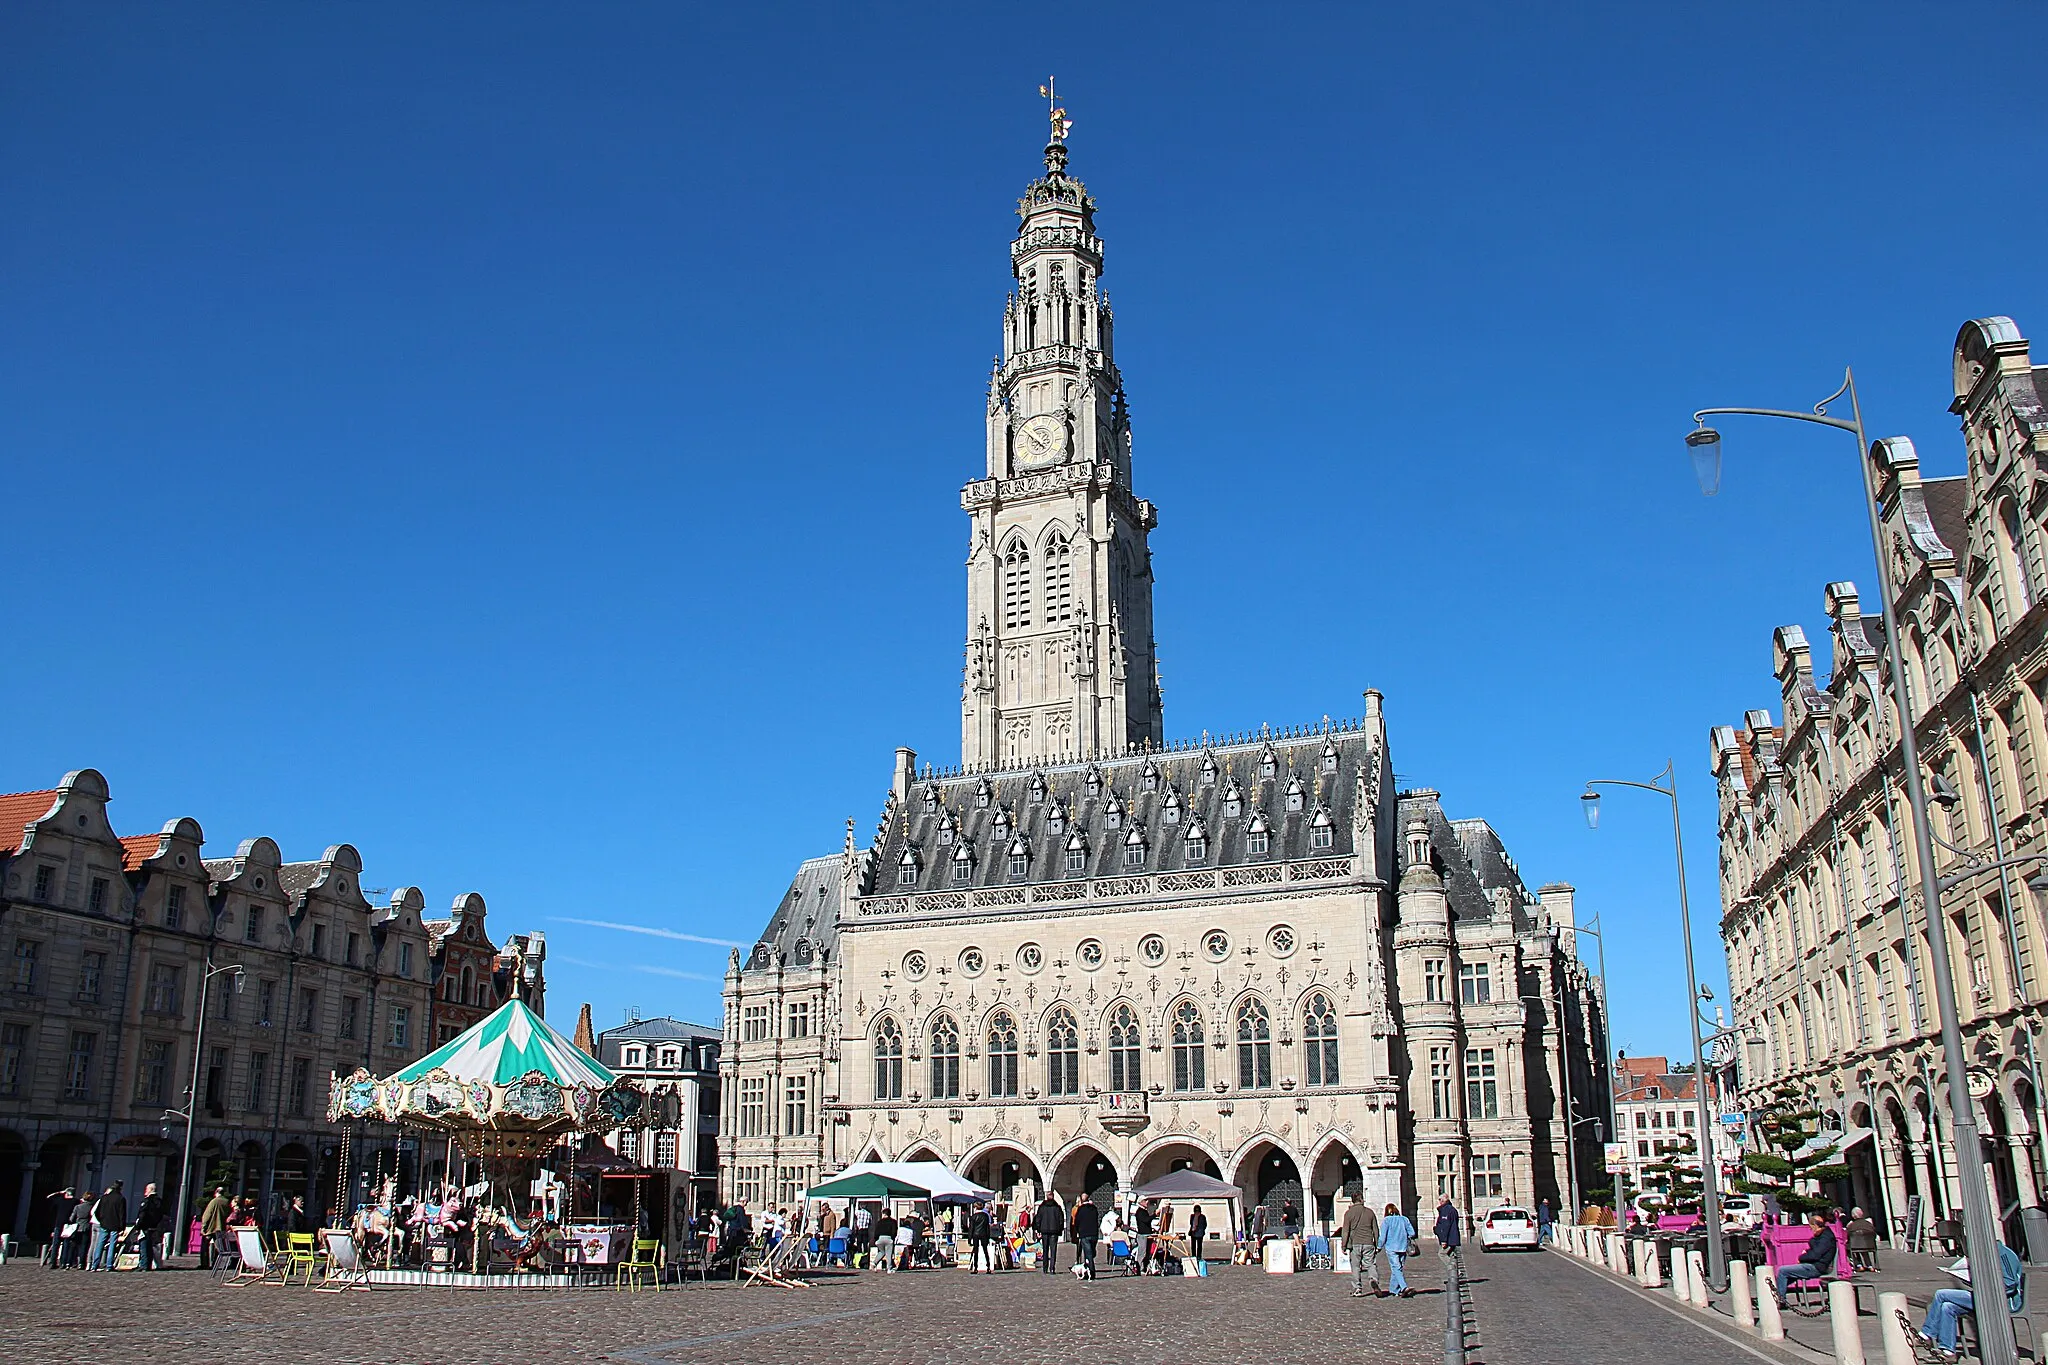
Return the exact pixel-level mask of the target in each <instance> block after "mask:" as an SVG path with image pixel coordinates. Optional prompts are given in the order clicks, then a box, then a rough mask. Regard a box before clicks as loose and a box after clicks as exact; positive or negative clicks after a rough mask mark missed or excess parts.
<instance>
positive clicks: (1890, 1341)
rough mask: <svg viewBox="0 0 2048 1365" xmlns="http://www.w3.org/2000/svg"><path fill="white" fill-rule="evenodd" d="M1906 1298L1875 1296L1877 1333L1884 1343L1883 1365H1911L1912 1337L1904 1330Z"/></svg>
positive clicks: (1888, 1295)
mask: <svg viewBox="0 0 2048 1365" xmlns="http://www.w3.org/2000/svg"><path fill="white" fill-rule="evenodd" d="M1906 1321H1907V1319H1906V1296H1905V1295H1904V1294H1900V1293H1897V1292H1892V1293H1886V1294H1879V1295H1878V1296H1877V1331H1878V1336H1879V1337H1880V1338H1882V1339H1883V1341H1884V1365H1913V1361H1914V1360H1915V1359H1916V1356H1915V1354H1914V1351H1913V1335H1912V1333H1911V1332H1909V1331H1907V1329H1906Z"/></svg>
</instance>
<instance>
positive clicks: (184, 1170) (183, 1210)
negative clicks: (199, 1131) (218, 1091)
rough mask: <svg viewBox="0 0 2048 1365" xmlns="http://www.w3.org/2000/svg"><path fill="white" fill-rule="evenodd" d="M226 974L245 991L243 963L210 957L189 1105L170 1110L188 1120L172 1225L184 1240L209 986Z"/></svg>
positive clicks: (201, 995)
mask: <svg viewBox="0 0 2048 1365" xmlns="http://www.w3.org/2000/svg"><path fill="white" fill-rule="evenodd" d="M223 974H226V975H231V976H233V977H234V978H235V994H236V995H240V994H241V993H242V964H241V963H239V962H230V963H228V964H227V965H225V966H221V967H216V966H214V965H213V958H212V957H210V956H209V957H208V958H207V959H206V963H205V966H204V968H203V969H202V970H201V971H200V973H199V1028H198V1031H197V1032H196V1033H194V1034H193V1036H192V1084H190V1085H188V1086H186V1087H185V1107H184V1108H183V1109H172V1110H168V1111H166V1112H168V1113H172V1114H176V1115H178V1117H180V1118H182V1119H184V1120H185V1154H184V1155H183V1156H182V1157H180V1158H179V1159H178V1221H177V1222H176V1223H175V1224H173V1225H172V1226H173V1227H175V1228H176V1229H177V1231H176V1232H174V1233H173V1234H172V1236H174V1237H177V1238H180V1239H182V1238H183V1237H184V1236H185V1227H186V1220H187V1218H188V1217H189V1215H190V1213H191V1209H192V1116H193V1115H194V1114H195V1113H196V1112H198V1109H199V1059H200V1058H201V1057H203V1056H205V1055H206V988H207V987H208V986H210V985H212V984H213V979H214V978H215V977H216V976H221V975H223ZM171 1245H173V1246H176V1245H178V1243H177V1242H173V1243H172V1244H171Z"/></svg>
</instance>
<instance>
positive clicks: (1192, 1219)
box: [1188, 1204, 1209, 1273]
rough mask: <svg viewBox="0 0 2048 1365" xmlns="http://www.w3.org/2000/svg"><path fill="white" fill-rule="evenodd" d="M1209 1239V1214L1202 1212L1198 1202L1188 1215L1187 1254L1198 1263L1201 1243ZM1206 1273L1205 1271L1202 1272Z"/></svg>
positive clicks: (1200, 1257) (1200, 1254)
mask: <svg viewBox="0 0 2048 1365" xmlns="http://www.w3.org/2000/svg"><path fill="white" fill-rule="evenodd" d="M1208 1240H1209V1215H1208V1214H1206V1213H1203V1212H1202V1206H1201V1205H1200V1204H1197V1205H1195V1211H1194V1212H1193V1213H1191V1214H1189V1215H1188V1256H1189V1258H1190V1259H1191V1260H1193V1261H1195V1262H1197V1263H1199V1262H1200V1261H1201V1260H1202V1243H1204V1242H1206V1241H1208ZM1203 1273H1206V1272H1203Z"/></svg>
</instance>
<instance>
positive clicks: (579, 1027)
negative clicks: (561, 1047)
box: [570, 1000, 597, 1058]
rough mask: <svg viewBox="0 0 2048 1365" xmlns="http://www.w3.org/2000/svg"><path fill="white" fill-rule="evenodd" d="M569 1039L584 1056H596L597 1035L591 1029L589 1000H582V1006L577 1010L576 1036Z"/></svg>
mask: <svg viewBox="0 0 2048 1365" xmlns="http://www.w3.org/2000/svg"><path fill="white" fill-rule="evenodd" d="M570 1041H571V1042H573V1043H575V1044H576V1050H577V1051H578V1052H581V1053H582V1054H583V1055H584V1056H586V1057H593V1058H594V1057H596V1056H597V1035H596V1034H595V1033H594V1032H592V1031H591V1027H590V1002H589V1001H588V1000H586V1001H584V1002H583V1008H582V1009H581V1010H579V1011H577V1014H576V1036H575V1037H574V1038H572V1039H571V1040H570Z"/></svg>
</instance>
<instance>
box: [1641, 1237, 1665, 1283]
mask: <svg viewBox="0 0 2048 1365" xmlns="http://www.w3.org/2000/svg"><path fill="white" fill-rule="evenodd" d="M1663 1287H1664V1265H1663V1262H1662V1260H1661V1259H1660V1258H1659V1256H1658V1255H1657V1244H1656V1243H1655V1242H1644V1243H1643V1288H1645V1289H1662V1288H1663Z"/></svg>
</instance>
